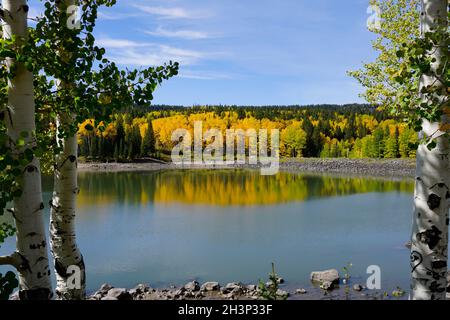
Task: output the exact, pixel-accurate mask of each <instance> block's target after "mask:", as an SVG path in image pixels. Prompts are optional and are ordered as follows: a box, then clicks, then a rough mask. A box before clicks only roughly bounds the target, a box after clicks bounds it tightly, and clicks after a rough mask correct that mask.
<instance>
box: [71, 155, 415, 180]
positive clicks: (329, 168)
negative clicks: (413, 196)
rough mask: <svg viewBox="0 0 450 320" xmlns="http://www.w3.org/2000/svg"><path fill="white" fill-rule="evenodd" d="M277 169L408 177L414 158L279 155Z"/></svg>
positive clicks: (149, 165) (149, 166)
mask: <svg viewBox="0 0 450 320" xmlns="http://www.w3.org/2000/svg"><path fill="white" fill-rule="evenodd" d="M259 168H260V166H258V165H230V166H205V165H184V166H177V165H175V164H173V163H155V162H134V163H115V162H110V163H98V162H83V163H79V165H78V169H79V171H80V172H133V171H134V172H139V171H160V170H174V169H191V170H195V169H208V170H212V169H259ZM280 171H289V172H304V173H320V174H333V175H339V174H345V175H355V176H370V177H385V178H412V177H414V171H415V160H414V159H312V158H305V159H283V160H281V162H280Z"/></svg>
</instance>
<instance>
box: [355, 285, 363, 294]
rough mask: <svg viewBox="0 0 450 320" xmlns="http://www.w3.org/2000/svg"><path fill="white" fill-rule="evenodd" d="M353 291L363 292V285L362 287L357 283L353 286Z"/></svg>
mask: <svg viewBox="0 0 450 320" xmlns="http://www.w3.org/2000/svg"><path fill="white" fill-rule="evenodd" d="M353 290H355V291H358V292H359V291H362V290H363V286H362V285H360V284H358V283H355V284H354V285H353Z"/></svg>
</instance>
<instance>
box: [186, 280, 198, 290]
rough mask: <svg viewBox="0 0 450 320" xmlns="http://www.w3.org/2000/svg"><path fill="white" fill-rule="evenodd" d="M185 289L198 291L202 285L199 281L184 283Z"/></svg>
mask: <svg viewBox="0 0 450 320" xmlns="http://www.w3.org/2000/svg"><path fill="white" fill-rule="evenodd" d="M184 289H186V291H198V290H200V285H199V283H198V282H197V281H191V282H188V283H186V284H185V285H184Z"/></svg>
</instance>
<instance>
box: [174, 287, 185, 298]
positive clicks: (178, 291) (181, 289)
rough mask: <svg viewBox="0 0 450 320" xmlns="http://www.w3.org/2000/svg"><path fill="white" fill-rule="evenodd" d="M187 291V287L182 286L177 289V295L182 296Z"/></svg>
mask: <svg viewBox="0 0 450 320" xmlns="http://www.w3.org/2000/svg"><path fill="white" fill-rule="evenodd" d="M185 292H186V289H185V288H184V287H183V288H180V289H178V290H177V291H175V295H176V296H182V295H183V293H185Z"/></svg>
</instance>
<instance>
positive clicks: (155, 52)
mask: <svg viewBox="0 0 450 320" xmlns="http://www.w3.org/2000/svg"><path fill="white" fill-rule="evenodd" d="M97 44H98V45H100V46H102V47H105V48H106V49H108V50H107V52H108V55H109V57H110V58H111V60H113V61H114V62H116V63H119V64H122V65H130V66H151V65H159V64H162V63H164V62H167V61H169V60H172V61H177V62H179V63H180V64H182V65H193V64H198V63H199V62H200V61H201V60H202V59H205V58H207V57H210V56H212V55H211V54H207V53H204V52H200V51H195V50H187V49H182V48H176V47H172V46H168V45H162V44H157V43H148V42H135V41H130V40H125V39H111V38H99V39H98V40H97Z"/></svg>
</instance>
